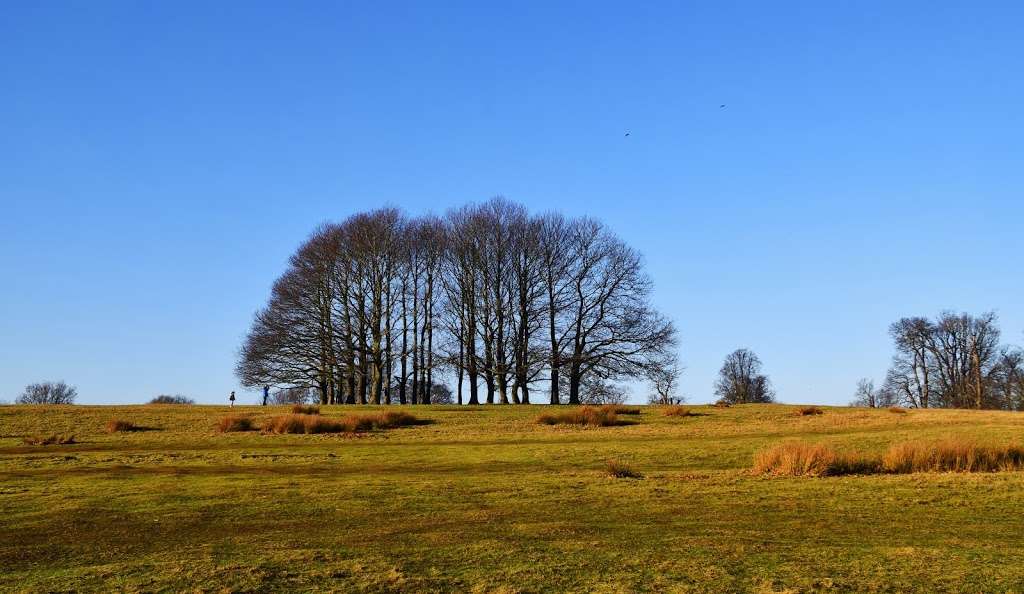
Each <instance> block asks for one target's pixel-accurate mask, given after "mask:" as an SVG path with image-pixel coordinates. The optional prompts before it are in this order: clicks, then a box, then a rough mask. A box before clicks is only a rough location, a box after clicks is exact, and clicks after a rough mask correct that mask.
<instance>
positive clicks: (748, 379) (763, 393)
mask: <svg viewBox="0 0 1024 594" xmlns="http://www.w3.org/2000/svg"><path fill="white" fill-rule="evenodd" d="M715 395H716V396H718V397H719V398H720V399H721V400H722V401H724V402H728V403H729V404H748V403H753V402H774V401H775V392H774V391H773V390H772V386H771V382H770V381H769V380H768V376H766V375H764V374H763V373H761V359H759V358H758V357H757V355H755V354H754V353H753V352H752V351H750V350H748V349H737V350H735V351H733V352H731V353H729V355H728V356H727V357H726V358H725V363H723V364H722V369H721V370H719V372H718V381H717V382H715Z"/></svg>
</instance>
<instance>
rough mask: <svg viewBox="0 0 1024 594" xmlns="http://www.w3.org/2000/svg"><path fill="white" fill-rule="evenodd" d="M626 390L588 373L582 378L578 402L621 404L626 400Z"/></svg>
mask: <svg viewBox="0 0 1024 594" xmlns="http://www.w3.org/2000/svg"><path fill="white" fill-rule="evenodd" d="M626 397H627V394H626V390H625V388H623V387H622V386H620V385H618V384H615V383H612V382H609V381H605V380H603V379H601V378H599V377H596V376H593V375H588V376H586V377H585V378H584V379H583V386H582V389H581V390H580V404H594V405H597V404H622V403H624V402H626Z"/></svg>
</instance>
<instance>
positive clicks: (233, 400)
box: [228, 392, 235, 408]
mask: <svg viewBox="0 0 1024 594" xmlns="http://www.w3.org/2000/svg"><path fill="white" fill-rule="evenodd" d="M228 400H230V401H231V408H234V407H235V393H234V392H231V396H230V397H229V398H228Z"/></svg>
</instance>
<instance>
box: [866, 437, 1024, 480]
mask: <svg viewBox="0 0 1024 594" xmlns="http://www.w3.org/2000/svg"><path fill="white" fill-rule="evenodd" d="M881 465H882V469H883V470H884V471H885V472H892V473H899V474H902V473H910V472H997V471H1001V470H1021V469H1024V447H1022V446H1020V445H1017V444H1009V445H998V446H997V445H980V444H978V443H975V442H973V441H969V440H962V439H947V440H945V441H938V442H931V443H929V442H921V441H909V442H905V443H898V444H895V445H893V446H892V447H890V448H889V450H888V451H887V452H886V453H885V455H883V456H882V464H881Z"/></svg>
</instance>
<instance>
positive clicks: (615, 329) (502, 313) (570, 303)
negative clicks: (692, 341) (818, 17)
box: [237, 198, 675, 404]
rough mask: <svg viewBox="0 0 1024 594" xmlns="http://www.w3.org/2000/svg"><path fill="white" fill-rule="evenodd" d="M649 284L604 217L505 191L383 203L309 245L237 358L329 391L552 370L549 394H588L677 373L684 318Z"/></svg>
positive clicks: (365, 392)
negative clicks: (658, 299)
mask: <svg viewBox="0 0 1024 594" xmlns="http://www.w3.org/2000/svg"><path fill="white" fill-rule="evenodd" d="M650 292H651V281H650V280H649V278H648V277H647V276H646V275H645V273H644V271H643V267H642V260H641V257H640V255H639V254H638V253H637V252H636V251H635V250H633V249H632V248H630V247H629V246H628V245H626V244H625V243H624V242H623V241H622V240H621V239H619V238H618V237H616V236H615V234H614V233H612V232H611V231H610V230H609V229H608V228H607V227H606V226H604V225H603V224H601V223H600V222H597V221H595V220H592V219H588V218H581V219H569V218H566V217H564V216H562V215H560V214H556V213H549V214H545V215H541V216H535V215H530V214H529V213H528V212H527V210H526V209H525V208H524V207H523V206H521V205H518V204H515V203H513V202H510V201H507V200H505V199H502V198H495V199H493V200H490V201H488V202H486V203H483V204H476V205H470V206H466V207H463V208H460V209H457V210H453V211H451V212H449V213H448V214H447V215H446V216H445V217H443V218H439V217H432V216H428V217H421V218H410V217H407V216H405V215H404V214H403V213H401V212H400V211H398V210H395V209H390V208H385V209H381V210H377V211H373V212H368V213H361V214H357V215H354V216H352V217H350V218H349V219H347V220H345V221H343V222H342V223H339V224H329V225H324V226H322V227H320V228H319V229H317V230H316V231H315V232H314V233H313V234H312V236H311V237H310V238H309V239H308V240H307V241H306V242H305V243H304V244H303V245H302V246H300V248H299V249H298V251H297V252H296V253H295V254H294V255H293V256H292V258H291V263H290V266H289V268H288V270H287V271H286V272H285V273H284V274H283V275H282V276H281V277H280V278H279V279H278V280H277V282H276V283H275V284H274V287H273V290H272V294H271V297H270V300H269V302H268V304H267V305H266V306H265V307H264V308H263V309H261V310H260V311H259V312H258V313H257V314H256V316H255V320H254V323H253V326H252V329H251V330H250V332H249V334H248V336H247V337H246V339H245V341H244V344H243V346H242V349H241V354H240V360H239V363H238V366H237V373H238V376H239V378H240V379H241V381H242V383H243V385H246V386H278V387H300V388H301V387H310V388H314V389H315V390H317V392H318V395H319V399H320V402H322V403H325V404H330V403H339V404H340V403H353V404H354V403H360V404H362V403H373V404H377V403H388V404H390V403H392V402H395V401H397V402H399V403H402V404H405V403H412V404H416V403H430V402H434V401H436V400H439V399H444V400H448V399H450V396H449V397H446V396H445V395H444V388H445V386H443V385H440V382H439V381H438V380H437V377H438V375H439V374H444V375H445V376H446V377H448V378H450V379H453V380H454V382H455V385H456V390H455V393H456V401H457V402H458V403H459V404H462V403H463V401H464V394H465V393H466V392H468V398H466V402H468V403H469V404H477V403H480V402H481V401H483V402H487V403H495V402H498V403H503V404H505V403H524V404H528V403H530V402H531V391H532V390H533V388H534V386H536V385H538V384H541V383H543V384H544V385H546V387H547V392H548V402H550V403H559V402H562V401H563V393H564V392H567V393H568V394H567V396H568V397H567V399H566V400H567V401H568V402H569V403H579V402H581V401H583V400H585V399H586V396H587V392H588V391H595V392H597V391H600V390H602V389H603V390H611V389H612V388H611V386H610V384H609V383H610V382H614V381H617V380H622V379H626V378H640V377H643V378H650V379H654V378H658V379H659V381H662V382H664V381H665V379H664V377H663V374H664V373H665V369H666V368H669V367H670V363H671V362H672V360H673V359H672V352H673V350H674V346H675V330H674V328H673V326H672V324H671V323H670V322H669V321H667V320H666V319H665V318H664V317H663V316H662V315H660V314H659V313H658V312H657V311H655V310H654V309H653V308H652V307H651V305H650V303H649V296H650ZM658 374H662V375H658ZM481 389H483V391H484V394H483V395H481V394H480V390H481ZM448 393H449V394H450V391H449V392H448Z"/></svg>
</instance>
